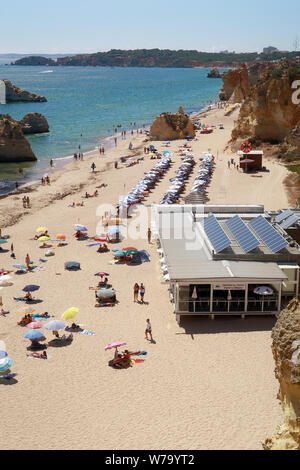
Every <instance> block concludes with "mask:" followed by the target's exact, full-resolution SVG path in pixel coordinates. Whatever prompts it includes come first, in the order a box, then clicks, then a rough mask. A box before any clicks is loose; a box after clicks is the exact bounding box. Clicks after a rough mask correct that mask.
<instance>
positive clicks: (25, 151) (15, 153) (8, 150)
mask: <svg viewBox="0 0 300 470" xmlns="http://www.w3.org/2000/svg"><path fill="white" fill-rule="evenodd" d="M33 161H36V157H35V155H34V153H33V151H32V149H31V147H30V144H29V142H28V140H27V139H26V138H25V137H24V134H23V132H22V128H21V126H20V124H19V123H18V122H17V121H15V120H14V119H12V118H11V117H10V116H9V115H8V114H0V163H19V162H33Z"/></svg>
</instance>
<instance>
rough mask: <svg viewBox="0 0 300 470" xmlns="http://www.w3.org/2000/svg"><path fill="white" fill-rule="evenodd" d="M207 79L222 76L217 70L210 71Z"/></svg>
mask: <svg viewBox="0 0 300 470" xmlns="http://www.w3.org/2000/svg"><path fill="white" fill-rule="evenodd" d="M207 78H222V75H221V74H220V72H219V70H218V69H216V68H215V69H211V70H210V71H209V72H208V74H207Z"/></svg>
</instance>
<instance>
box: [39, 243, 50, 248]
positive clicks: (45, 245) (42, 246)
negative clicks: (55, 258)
mask: <svg viewBox="0 0 300 470" xmlns="http://www.w3.org/2000/svg"><path fill="white" fill-rule="evenodd" d="M40 248H52V245H49V244H47V243H46V242H44V243H43V244H42V245H41V246H40Z"/></svg>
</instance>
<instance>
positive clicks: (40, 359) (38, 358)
mask: <svg viewBox="0 0 300 470" xmlns="http://www.w3.org/2000/svg"><path fill="white" fill-rule="evenodd" d="M51 357H52V356H47V359H45V358H40V357H32V356H27V359H37V360H38V361H48V360H49V359H51Z"/></svg>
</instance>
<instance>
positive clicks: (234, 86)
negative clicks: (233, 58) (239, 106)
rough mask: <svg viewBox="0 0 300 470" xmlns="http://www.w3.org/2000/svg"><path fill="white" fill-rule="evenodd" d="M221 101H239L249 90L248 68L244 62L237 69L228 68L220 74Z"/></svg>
mask: <svg viewBox="0 0 300 470" xmlns="http://www.w3.org/2000/svg"><path fill="white" fill-rule="evenodd" d="M222 80H223V87H222V89H221V91H220V100H221V101H230V102H232V103H241V102H242V101H243V100H244V99H245V98H246V96H247V95H248V94H249V92H250V83H249V76H248V70H247V67H246V65H245V64H243V65H242V66H241V68H239V69H235V70H229V71H228V72H225V73H224V74H223V75H222Z"/></svg>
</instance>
